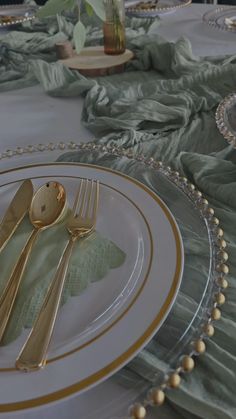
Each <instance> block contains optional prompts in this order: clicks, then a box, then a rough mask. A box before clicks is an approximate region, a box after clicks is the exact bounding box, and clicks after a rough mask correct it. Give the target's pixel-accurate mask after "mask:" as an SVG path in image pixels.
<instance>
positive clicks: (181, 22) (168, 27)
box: [0, 4, 236, 419]
mask: <svg viewBox="0 0 236 419" xmlns="http://www.w3.org/2000/svg"><path fill="white" fill-rule="evenodd" d="M212 7H214V6H209V5H200V4H193V5H191V6H189V7H186V8H184V9H179V10H177V11H175V12H172V13H168V14H166V15H163V16H162V17H161V24H160V26H159V28H158V34H160V35H162V36H163V37H165V38H166V39H167V40H169V41H176V40H177V39H178V38H179V37H181V36H184V37H187V38H188V39H189V40H190V42H191V44H192V48H193V53H194V54H195V55H200V56H205V55H225V54H234V53H235V51H236V46H235V40H236V34H235V33H230V32H223V31H217V30H216V29H213V28H211V27H209V26H207V25H206V24H205V23H203V21H202V15H203V14H204V13H205V12H206V11H207V10H209V9H210V8H212ZM82 107H83V99H82V98H81V97H78V98H53V97H50V96H48V95H46V94H45V93H44V92H43V91H42V88H41V87H40V86H34V87H30V88H25V89H21V90H14V91H10V92H5V93H1V95H0V126H1V138H0V152H3V151H5V150H6V149H11V148H12V149H13V148H16V146H25V145H29V144H39V143H48V142H51V141H56V142H58V141H63V142H67V141H70V140H73V141H75V142H81V141H88V140H91V139H93V135H92V134H91V133H90V132H89V131H88V130H87V129H86V128H84V127H83V126H82V124H81V122H80V115H81V112H82ZM98 387H99V386H98ZM113 390H114V389H109V387H108V388H107V393H106V397H107V398H108V399H109V397H112V391H113ZM109 392H111V393H110V394H109ZM97 394H98V398H100V397H104V395H103V396H102V395H101V394H99V389H97ZM88 402H89V395H86V394H85V395H84V396H83V397H82V398H81V396H80V397H73V398H72V399H69V400H66V401H63V402H62V403H59V404H57V405H53V406H48V407H45V408H43V409H40V410H34V411H33V412H32V411H27V412H20V413H19V412H17V418H20V419H23V418H25V419H27V418H33V419H37V418H47V419H54V418H58V417H60V419H64V418H65V419H70V418H71V419H73V418H77V417H78V403H80V407H81V404H84V405H86V403H88ZM0 416H1V417H4V418H9V417H14V416H15V415H14V414H12V413H11V414H2V415H0ZM149 417H150V418H151V416H149Z"/></svg>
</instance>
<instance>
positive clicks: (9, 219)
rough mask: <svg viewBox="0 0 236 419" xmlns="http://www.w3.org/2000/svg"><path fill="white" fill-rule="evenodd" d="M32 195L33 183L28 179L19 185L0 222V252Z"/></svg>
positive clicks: (23, 213)
mask: <svg viewBox="0 0 236 419" xmlns="http://www.w3.org/2000/svg"><path fill="white" fill-rule="evenodd" d="M32 197H33V185H32V182H31V180H29V179H28V180H25V181H24V182H23V183H22V185H21V186H20V187H19V189H18V191H17V192H16V194H15V196H14V197H13V199H12V201H11V203H10V205H9V207H8V208H7V210H6V212H5V215H4V217H3V219H2V221H1V223H0V252H1V251H2V250H3V249H4V247H5V246H6V244H7V242H8V240H10V238H11V237H12V235H13V233H14V232H15V231H16V229H17V227H18V226H19V224H20V222H21V221H22V220H23V218H24V216H25V215H26V213H27V212H28V210H29V207H30V204H31V201H32Z"/></svg>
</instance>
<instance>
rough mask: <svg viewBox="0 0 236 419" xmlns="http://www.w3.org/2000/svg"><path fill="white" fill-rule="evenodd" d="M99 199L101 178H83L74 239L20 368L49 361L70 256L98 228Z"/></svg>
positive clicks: (72, 222) (71, 224)
mask: <svg viewBox="0 0 236 419" xmlns="http://www.w3.org/2000/svg"><path fill="white" fill-rule="evenodd" d="M98 198H99V183H98V181H95V180H91V181H90V180H84V179H83V180H81V183H80V186H79V190H78V192H77V195H76V198H75V202H74V205H73V209H72V214H71V215H70V217H69V219H68V221H67V225H66V227H67V230H68V232H69V234H70V239H69V241H68V243H67V246H66V248H65V250H64V252H63V254H62V257H61V259H60V261H59V264H58V267H57V270H56V273H55V276H54V279H53V281H52V283H51V286H50V288H49V289H48V292H47V294H46V298H45V300H44V303H43V305H42V308H41V310H40V312H39V315H38V317H37V319H36V321H35V324H34V326H33V328H32V330H31V332H30V334H29V337H28V339H27V341H26V343H25V345H24V346H23V348H22V351H21V353H20V355H19V357H18V358H17V360H16V368H18V369H19V370H23V371H34V370H37V369H40V368H43V367H44V366H45V364H46V356H47V351H48V347H49V344H50V340H51V337H52V333H53V329H54V325H55V322H56V317H57V313H58V308H59V305H60V301H61V295H62V291H63V287H64V283H65V279H66V274H67V270H68V265H69V260H70V256H71V254H72V250H73V248H74V245H75V243H76V241H77V240H79V239H81V238H82V237H85V236H87V235H89V234H90V233H91V232H92V231H93V230H94V227H95V224H96V214H97V207H98Z"/></svg>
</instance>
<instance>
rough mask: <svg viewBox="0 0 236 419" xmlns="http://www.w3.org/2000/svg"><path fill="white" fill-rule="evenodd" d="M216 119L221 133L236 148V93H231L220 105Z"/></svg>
mask: <svg viewBox="0 0 236 419" xmlns="http://www.w3.org/2000/svg"><path fill="white" fill-rule="evenodd" d="M215 118H216V125H217V127H218V129H219V131H220V133H221V134H222V135H223V137H224V138H225V139H226V140H227V141H228V143H229V144H231V145H233V147H236V93H231V94H230V95H228V96H226V97H225V98H224V99H223V100H222V101H221V102H220V103H219V105H218V107H217V109H216V116H215Z"/></svg>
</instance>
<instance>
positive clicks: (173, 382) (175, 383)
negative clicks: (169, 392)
mask: <svg viewBox="0 0 236 419" xmlns="http://www.w3.org/2000/svg"><path fill="white" fill-rule="evenodd" d="M180 381H181V378H180V375H179V374H178V373H177V372H174V373H173V374H171V375H170V377H169V380H168V385H169V386H170V387H171V388H177V387H179V385H180Z"/></svg>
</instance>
